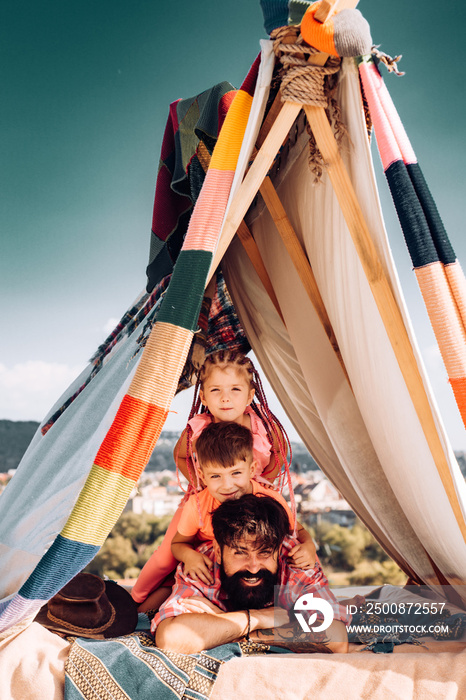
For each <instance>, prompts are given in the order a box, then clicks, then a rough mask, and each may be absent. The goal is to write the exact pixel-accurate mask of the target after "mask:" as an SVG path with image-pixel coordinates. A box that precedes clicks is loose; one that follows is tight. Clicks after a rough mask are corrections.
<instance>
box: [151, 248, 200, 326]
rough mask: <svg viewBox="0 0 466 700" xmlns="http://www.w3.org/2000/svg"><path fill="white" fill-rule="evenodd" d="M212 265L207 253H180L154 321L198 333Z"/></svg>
mask: <svg viewBox="0 0 466 700" xmlns="http://www.w3.org/2000/svg"><path fill="white" fill-rule="evenodd" d="M211 262H212V253H210V252H206V251H204V250H186V251H184V250H182V251H181V253H180V254H179V256H178V260H177V261H176V265H175V269H174V270H173V276H172V279H171V282H170V285H169V287H168V289H167V291H166V293H165V297H164V300H163V302H162V307H161V309H160V312H159V315H158V317H157V321H163V322H164V323H172V324H173V325H175V326H179V327H180V328H186V329H188V330H190V331H193V332H194V331H196V330H197V320H198V318H199V312H200V310H201V304H202V299H203V296H204V289H205V283H206V279H207V273H208V272H209V268H210V264H211Z"/></svg>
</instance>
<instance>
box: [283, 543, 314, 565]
mask: <svg viewBox="0 0 466 700" xmlns="http://www.w3.org/2000/svg"><path fill="white" fill-rule="evenodd" d="M288 556H289V557H290V558H291V559H292V560H293V564H294V566H297V567H298V568H299V569H313V568H314V566H315V564H316V548H315V547H314V543H313V542H312V540H308V541H307V542H300V543H299V544H297V545H296V546H295V547H293V549H290V553H289V554H288Z"/></svg>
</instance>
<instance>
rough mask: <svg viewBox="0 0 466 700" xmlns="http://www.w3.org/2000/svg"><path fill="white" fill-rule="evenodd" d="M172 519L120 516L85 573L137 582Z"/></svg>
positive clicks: (134, 514)
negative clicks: (130, 579)
mask: <svg viewBox="0 0 466 700" xmlns="http://www.w3.org/2000/svg"><path fill="white" fill-rule="evenodd" d="M171 518H172V516H171V515H165V516H163V517H156V516H154V515H149V514H147V513H142V514H138V513H123V514H122V515H121V516H120V518H119V519H118V521H117V522H116V524H115V525H114V527H113V529H112V531H111V532H110V534H109V536H108V538H107V540H106V541H105V543H104V545H103V547H102V549H101V550H100V551H99V552H98V553H97V554H96V556H95V557H94V559H93V560H92V561H91V562H90V563H89V564H88V566H87V567H86V569H85V571H88V572H90V573H93V574H97V575H98V576H102V577H104V576H108V577H109V578H113V579H114V578H117V579H118V578H137V576H138V575H139V572H140V570H141V569H142V567H143V566H144V564H145V563H146V561H147V560H148V559H149V557H150V555H151V554H152V552H153V551H154V550H155V549H156V548H157V547H158V546H159V544H160V543H161V541H162V540H163V537H164V535H165V532H166V530H167V527H168V525H169V524H170V521H171Z"/></svg>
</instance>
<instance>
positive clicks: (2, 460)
mask: <svg viewBox="0 0 466 700" xmlns="http://www.w3.org/2000/svg"><path fill="white" fill-rule="evenodd" d="M38 427H39V423H37V422H36V421H32V420H31V421H12V420H0V472H7V471H8V470H9V469H16V467H17V466H18V464H19V462H20V460H21V457H22V456H23V454H24V453H25V452H26V449H27V447H28V445H29V443H30V442H31V440H32V438H33V435H34V433H35V432H36V430H37V428H38Z"/></svg>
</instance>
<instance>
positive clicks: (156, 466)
mask: <svg viewBox="0 0 466 700" xmlns="http://www.w3.org/2000/svg"><path fill="white" fill-rule="evenodd" d="M38 427H39V423H37V422H35V421H11V420H0V472H7V471H8V470H9V469H16V467H17V466H18V464H19V462H20V461H21V458H22V456H23V454H24V453H25V451H26V449H27V446H28V445H29V443H30V442H31V440H32V437H33V435H34V433H35V432H36V430H37V428H38ZM178 437H179V435H178V433H176V432H170V431H162V434H161V436H160V438H159V441H158V443H157V445H156V447H155V450H154V452H153V453H152V456H151V458H150V460H149V464H148V465H147V467H146V469H147V470H148V471H162V470H163V469H174V461H173V448H174V446H175V443H176V441H177V439H178ZM291 446H292V450H293V469H294V471H296V472H298V473H299V472H306V471H309V470H312V469H318V466H317V464H316V463H315V462H314V460H313V459H312V457H311V456H310V454H309V453H308V451H307V450H306V448H305V446H304V445H303V444H302V443H300V442H293V443H292V445H291ZM455 454H456V458H457V460H458V463H459V465H460V469H461V471H462V473H463V476H464V477H465V478H466V455H465V453H464V452H456V453H455Z"/></svg>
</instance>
